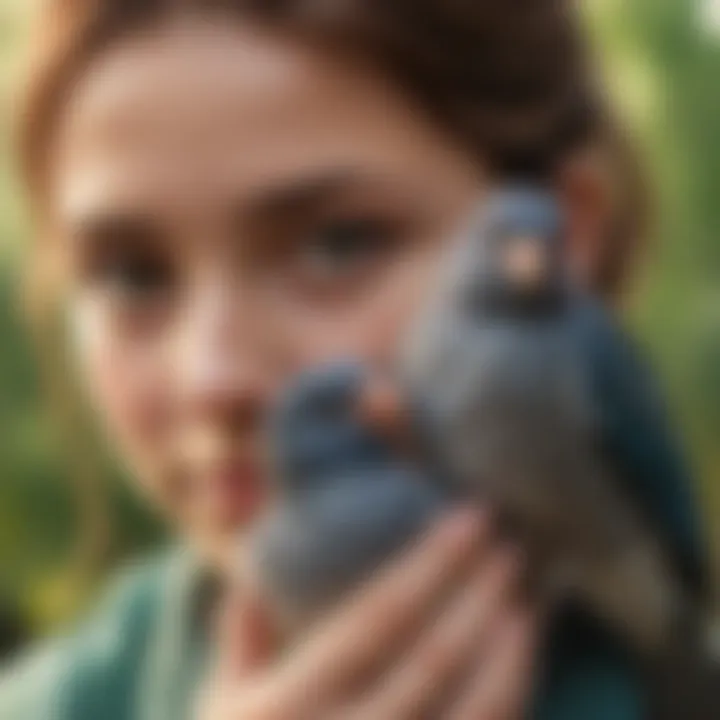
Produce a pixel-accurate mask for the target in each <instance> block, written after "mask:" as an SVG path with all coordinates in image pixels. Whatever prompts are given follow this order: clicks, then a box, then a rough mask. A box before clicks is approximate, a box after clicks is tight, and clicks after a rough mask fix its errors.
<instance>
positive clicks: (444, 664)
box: [361, 550, 520, 720]
mask: <svg viewBox="0 0 720 720" xmlns="http://www.w3.org/2000/svg"><path fill="white" fill-rule="evenodd" d="M519 566H520V563H519V557H518V554H517V553H516V552H515V551H511V550H504V551H501V552H498V553H495V554H494V556H493V557H492V558H491V559H489V560H488V562H487V563H486V564H483V567H482V568H480V569H479V570H477V571H476V572H475V574H474V577H473V578H472V580H471V582H470V583H469V584H468V585H467V586H466V587H465V588H463V590H462V591H461V592H460V593H459V595H458V597H457V598H455V599H454V600H453V602H451V603H450V604H449V606H448V608H447V609H446V610H445V611H444V612H443V614H442V615H441V616H440V618H439V619H438V620H437V621H436V622H435V623H434V625H433V627H432V629H431V630H430V631H429V632H428V633H427V635H426V636H425V637H423V638H421V639H420V641H419V642H418V643H417V644H416V646H415V647H414V648H412V650H411V651H410V652H409V653H408V655H407V656H406V657H405V658H403V659H402V661H401V662H400V663H399V665H398V667H397V668H396V670H395V671H394V672H391V673H388V675H387V676H386V677H387V678H388V679H387V681H384V682H383V686H382V687H381V688H380V690H379V691H377V692H376V693H375V694H374V695H375V696H374V697H373V698H371V699H370V700H369V701H368V702H367V703H366V705H367V712H365V713H364V714H362V713H361V716H363V717H371V718H377V717H388V718H394V719H397V720H404V719H406V718H408V719H409V718H416V717H426V716H427V714H428V712H432V711H433V710H435V708H436V707H437V705H438V701H439V700H440V699H441V698H442V697H443V695H444V694H445V693H446V692H447V687H448V685H451V684H452V683H453V682H454V681H455V680H456V678H457V676H458V674H460V673H461V672H462V671H463V669H464V668H465V667H466V665H467V664H468V663H469V662H470V661H471V659H472V658H473V657H474V656H475V655H476V654H477V648H478V646H481V645H482V644H483V642H484V641H486V636H487V635H488V634H489V632H490V629H491V628H492V627H493V625H494V624H495V621H496V620H497V618H498V617H500V616H501V614H502V613H503V612H504V611H505V609H506V606H507V604H508V602H509V598H510V596H511V593H512V592H513V589H514V586H515V584H516V582H517V578H518V574H519Z"/></svg>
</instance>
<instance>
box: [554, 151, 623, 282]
mask: <svg viewBox="0 0 720 720" xmlns="http://www.w3.org/2000/svg"><path fill="white" fill-rule="evenodd" d="M557 190H558V195H559V197H560V200H561V202H562V204H563V208H564V210H565V217H566V222H567V230H568V246H569V247H568V249H569V252H570V263H571V267H572V269H573V272H574V273H575V274H576V276H577V277H578V278H579V280H580V281H581V282H582V283H583V284H584V285H586V286H588V287H589V286H590V285H591V284H592V282H593V279H594V277H596V274H597V270H598V268H599V266H600V265H601V263H602V260H603V254H604V252H605V241H606V239H607V231H608V225H609V224H610V222H611V218H612V214H613V200H612V196H613V195H612V187H611V181H610V173H609V171H608V168H607V163H606V162H605V161H604V159H603V157H602V154H601V153H600V151H599V150H598V149H597V148H585V149H582V150H580V151H578V152H576V153H574V154H573V155H572V156H571V157H569V158H568V159H567V160H566V161H565V162H564V163H563V165H562V167H561V169H560V172H559V174H558V178H557Z"/></svg>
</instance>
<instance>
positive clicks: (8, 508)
mask: <svg viewBox="0 0 720 720" xmlns="http://www.w3.org/2000/svg"><path fill="white" fill-rule="evenodd" d="M585 5H586V7H587V12H588V21H589V25H590V30H591V33H592V35H593V36H594V37H595V38H596V40H597V43H598V47H599V49H600V51H601V53H600V54H601V59H602V60H603V62H604V63H605V65H606V68H607V73H608V78H609V80H610V86H611V90H612V92H613V93H615V94H616V96H617V99H618V103H619V105H620V107H621V109H622V110H623V112H624V113H625V115H626V116H627V119H628V122H629V123H630V126H631V127H632V128H633V129H634V131H635V134H636V136H637V139H638V142H639V143H640V146H641V148H642V150H643V152H644V155H645V159H646V162H647V165H648V167H649V170H650V173H651V177H652V179H653V180H654V182H655V184H656V188H655V189H656V193H657V210H658V213H659V220H660V221H659V223H658V229H657V232H656V237H655V238H654V245H653V247H652V250H651V251H650V253H649V254H648V257H647V263H646V265H645V266H644V269H643V273H642V277H641V278H640V282H639V285H638V292H637V293H636V296H635V297H634V299H633V302H632V305H631V307H630V316H631V319H632V322H633V323H634V325H635V327H636V328H637V332H638V334H639V335H640V336H641V337H642V338H644V339H645V341H646V342H647V344H648V345H649V347H650V350H651V352H652V353H653V357H654V358H655V360H656V365H657V368H658V371H659V372H660V373H661V375H662V377H663V379H664V381H665V382H666V386H667V389H668V394H669V397H670V400H671V402H672V405H673V407H674V409H675V412H676V413H677V415H678V417H679V418H680V423H681V427H682V428H683V429H684V432H685V433H686V438H687V442H688V444H689V446H690V448H691V450H692V453H693V457H694V459H695V462H696V465H697V469H698V477H699V478H701V484H702V487H701V488H700V490H701V494H702V495H701V497H702V499H703V503H704V507H705V509H706V516H707V518H708V523H707V525H708V530H709V534H710V536H711V541H712V543H713V547H714V548H715V549H716V552H715V557H716V558H717V557H718V556H720V553H718V552H717V549H718V548H720V531H719V530H718V527H717V526H718V524H719V523H718V522H717V520H718V518H720V283H719V282H718V281H719V279H720V241H719V240H718V237H717V233H718V232H719V231H720V0H708V1H705V0H702V1H701V0H695V1H693V0H587V1H586V3H585ZM32 6H33V3H32V2H30V0H0V102H1V103H2V113H0V156H1V158H2V166H1V168H0V238H1V239H2V244H1V246H0V646H1V645H2V635H3V632H5V633H7V634H8V637H9V634H10V632H11V631H14V630H21V631H22V632H23V633H28V634H30V635H33V634H37V633H42V632H44V631H46V630H47V629H49V628H51V627H53V626H54V625H55V624H56V623H58V622H59V621H61V620H63V619H65V618H67V617H68V616H69V615H71V614H72V613H73V612H77V610H78V609H79V608H80V607H82V605H83V604H84V603H85V602H87V601H88V600H89V599H90V598H92V596H93V594H94V593H95V591H96V588H97V587H98V586H99V584H100V582H101V580H102V579H103V577H104V575H105V574H106V573H107V572H108V571H109V570H110V569H111V568H112V567H113V566H115V565H116V564H117V562H118V561H119V560H121V559H122V558H124V557H129V556H132V555H133V554H136V553H138V552H140V551H141V550H143V549H144V548H147V547H150V546H152V545H154V544H156V543H157V542H158V541H159V539H160V538H161V537H162V532H161V531H160V529H159V528H158V527H157V525H156V523H155V522H153V520H152V519H151V518H149V517H147V516H146V515H145V513H144V512H143V510H142V509H141V508H140V507H139V506H138V504H137V503H136V502H135V501H134V500H133V498H132V497H131V496H130V494H129V492H128V491H127V490H125V489H124V488H125V486H124V484H123V483H122V482H121V481H120V480H119V479H118V478H117V477H116V473H114V472H111V471H108V470H107V469H105V468H106V467H108V466H109V464H107V463H104V464H102V467H101V469H100V470H96V471H92V472H93V474H94V475H95V477H94V478H93V479H92V482H93V483H94V485H95V487H96V489H97V490H98V491H99V493H98V496H97V499H96V500H95V501H94V502H97V503H99V504H98V505H94V506H85V507H84V508H83V506H82V505H79V504H78V503H77V502H76V497H77V482H76V475H75V473H80V472H82V470H83V468H77V467H75V466H73V465H72V464H69V463H68V462H67V458H66V457H65V455H66V454H65V453H63V452H62V450H63V449H66V448H63V447H61V446H63V445H66V444H67V441H66V440H62V439H59V437H58V435H57V433H56V432H54V431H53V423H52V421H51V420H50V419H49V417H48V413H47V412H46V410H45V409H44V407H43V400H42V397H41V394H42V393H41V391H40V388H39V382H38V371H37V367H36V365H35V363H34V362H33V353H32V352H31V350H30V347H29V343H28V340H27V337H26V334H25V332H24V330H23V327H22V321H21V318H20V313H19V302H18V300H17V293H18V283H19V278H20V268H21V264H22V251H23V246H25V245H26V244H27V243H28V242H29V239H30V238H29V233H28V230H27V224H26V222H24V217H23V211H22V203H21V200H20V194H19V193H18V191H17V188H16V187H15V186H14V185H13V180H12V179H13V173H12V152H11V150H12V142H11V132H10V118H11V116H12V113H13V109H14V100H13V97H14V93H13V88H14V85H15V84H16V83H15V80H16V78H17V75H16V70H17V69H18V66H20V65H21V61H22V57H23V49H24V40H25V33H26V29H27V25H28V20H29V16H30V14H31V9H32ZM84 433H85V431H83V430H82V429H81V426H79V425H78V427H77V428H76V436H77V437H76V441H77V445H78V448H76V449H75V454H76V457H75V459H76V460H77V459H80V460H87V457H88V456H90V455H93V456H94V453H91V447H92V445H93V441H92V440H91V439H89V437H86V436H85V434H84ZM78 453H79V454H80V455H81V456H82V457H80V458H78V457H77V454H78ZM71 479H72V480H73V482H71ZM102 505H104V506H105V507H106V510H107V513H108V516H109V518H110V519H111V521H112V522H111V524H110V525H109V526H108V527H107V528H106V526H105V524H104V523H99V524H98V527H97V528H96V530H97V529H98V528H99V529H100V530H103V529H107V532H106V533H101V535H102V537H100V536H96V537H95V539H94V540H92V541H91V543H94V545H92V546H91V547H92V549H95V550H98V553H97V557H95V558H93V563H92V564H91V566H90V572H89V573H88V572H81V571H80V570H81V569H82V567H83V564H82V562H81V561H82V560H83V555H82V552H81V551H82V549H83V547H84V546H83V544H82V543H81V544H80V545H78V538H79V537H80V536H81V535H82V534H83V532H84V531H85V529H86V528H85V520H84V518H85V516H86V515H87V513H88V512H89V513H90V514H91V516H92V517H102V514H101V512H100V507H101V506H102ZM85 542H86V543H87V541H85ZM3 626H5V628H6V629H5V630H4V629H3ZM7 642H9V640H8V641H7Z"/></svg>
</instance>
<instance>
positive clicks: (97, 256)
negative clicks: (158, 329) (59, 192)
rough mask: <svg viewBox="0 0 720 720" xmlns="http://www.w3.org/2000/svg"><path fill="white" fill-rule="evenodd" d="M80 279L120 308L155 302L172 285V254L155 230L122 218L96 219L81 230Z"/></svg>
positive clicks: (88, 287) (141, 305) (87, 286)
mask: <svg viewBox="0 0 720 720" xmlns="http://www.w3.org/2000/svg"><path fill="white" fill-rule="evenodd" d="M81 247H82V248H83V249H82V251H81V253H80V255H81V257H80V261H79V275H78V278H79V282H80V283H82V284H83V285H84V287H85V288H86V289H89V290H92V291H93V292H94V293H96V294H99V295H101V296H103V297H104V298H105V299H106V300H108V301H110V302H112V303H114V304H115V305H117V306H118V307H122V308H134V309H141V308H142V307H145V306H148V305H152V304H155V303H157V302H158V301H159V300H161V299H163V298H164V297H165V296H166V295H167V293H168V292H169V291H170V290H171V289H172V285H173V282H174V271H173V265H172V262H171V258H170V257H169V256H168V253H167V252H166V251H165V250H164V248H163V245H162V243H161V241H160V238H159V237H158V234H157V233H154V232H153V231H152V228H150V227H148V226H146V225H143V224H142V223H140V222H133V221H128V220H122V219H114V220H107V221H105V222H100V223H95V224H94V225H92V226H91V227H88V228H86V229H85V230H84V233H83V234H82V243H81Z"/></svg>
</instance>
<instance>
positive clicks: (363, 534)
mask: <svg viewBox="0 0 720 720" xmlns="http://www.w3.org/2000/svg"><path fill="white" fill-rule="evenodd" d="M366 379H367V372H366V369H364V368H363V367H362V366H361V365H360V364H358V363H355V362H353V361H340V362H335V363H332V364H331V365H330V366H329V367H320V368H316V369H313V370H310V371H308V372H305V373H304V374H302V376H301V377H300V378H298V379H296V380H295V382H294V383H293V384H292V387H291V388H290V389H289V390H288V391H287V392H286V393H285V394H284V395H283V397H282V399H281V401H280V403H279V406H278V407H277V408H275V410H274V412H273V413H272V416H271V419H270V429H269V431H270V436H271V446H272V448H273V465H274V472H273V477H274V478H275V480H276V482H277V490H278V495H279V500H278V502H277V503H276V504H275V505H274V506H273V507H272V508H271V509H270V510H269V512H268V514H267V515H266V516H265V517H263V518H261V519H260V521H259V522H258V524H257V526H256V528H255V529H254V531H253V532H252V533H251V536H250V539H249V541H248V543H247V547H246V552H245V561H244V562H245V563H246V568H248V570H247V572H250V573H252V574H253V577H254V580H253V582H255V583H257V584H258V585H259V586H260V587H261V588H262V589H263V591H264V592H265V594H266V596H267V597H269V598H270V599H271V600H272V601H273V604H274V606H275V612H276V613H277V616H278V618H279V621H280V623H281V625H282V626H283V628H284V629H285V630H286V631H288V632H292V630H293V629H294V628H297V627H298V626H300V625H303V624H306V623H308V622H309V621H310V620H311V619H312V618H313V617H314V616H316V615H317V614H318V613H320V612H321V611H322V610H323V609H325V608H327V607H328V606H329V605H330V604H331V603H333V602H335V601H337V600H338V598H339V597H340V596H341V595H342V594H343V593H345V592H347V591H348V590H350V589H351V588H352V587H354V586H356V585H357V584H358V583H359V582H360V581H361V580H362V579H364V578H367V577H368V576H369V575H371V574H372V573H373V572H374V571H375V570H376V569H378V567H379V566H380V565H381V564H382V563H383V562H385V561H386V560H387V559H389V558H390V557H391V556H393V555H394V554H396V553H397V552H398V551H399V550H400V549H401V548H402V547H403V546H404V545H406V544H407V543H408V542H410V541H412V540H413V539H414V538H416V537H417V536H418V534H420V533H421V532H422V531H423V530H424V529H426V528H427V527H428V526H429V524H430V522H431V521H432V520H433V519H434V518H435V517H436V516H437V514H438V513H439V512H440V511H441V510H442V509H443V508H444V507H445V506H446V505H447V502H448V498H447V493H446V492H444V491H443V489H442V487H441V486H440V485H439V484H437V483H432V482H430V481H429V478H428V477H427V475H426V474H424V473H423V472H421V471H420V470H419V469H418V468H417V467H415V466H414V465H413V464H412V463H411V462H410V461H409V460H407V459H404V458H403V457H401V456H400V454H398V453H397V452H396V451H395V449H394V448H393V447H392V446H391V443H389V442H388V441H387V440H386V439H384V438H382V437H381V436H380V435H379V434H378V433H377V432H375V431H373V430H371V429H370V428H368V427H366V426H365V425H364V424H363V423H362V422H361V421H360V418H359V415H358V409H359V401H360V397H361V393H362V391H363V389H364V387H365V382H366Z"/></svg>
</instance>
